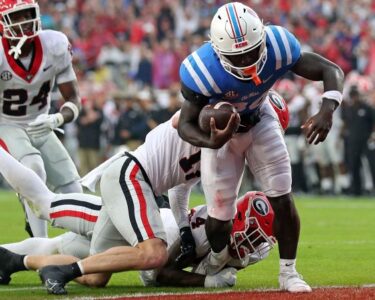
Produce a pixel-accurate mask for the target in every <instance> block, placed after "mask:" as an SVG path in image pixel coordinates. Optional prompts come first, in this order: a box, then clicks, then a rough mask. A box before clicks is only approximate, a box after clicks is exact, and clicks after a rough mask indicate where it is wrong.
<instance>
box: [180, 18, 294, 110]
mask: <svg viewBox="0 0 375 300" xmlns="http://www.w3.org/2000/svg"><path fill="white" fill-rule="evenodd" d="M265 29H266V36H267V39H266V47H267V60H266V62H265V65H264V67H263V69H262V71H261V73H260V74H259V75H258V76H259V78H260V79H261V80H262V83H260V84H258V85H255V83H254V82H253V81H252V80H248V81H242V80H239V79H237V78H235V77H234V76H232V75H231V74H229V73H228V72H227V71H225V70H224V68H223V66H222V65H221V63H220V61H219V57H218V56H217V54H216V53H215V51H214V49H213V48H212V45H211V43H209V42H207V43H205V44H203V45H202V46H201V47H200V48H198V49H197V50H196V51H194V52H193V53H192V54H190V55H189V56H188V57H186V58H185V60H184V61H183V62H182V64H181V67H180V78H181V82H182V83H183V84H184V85H185V86H187V87H188V88H190V89H191V90H193V91H194V92H196V93H198V94H202V95H204V96H206V97H208V98H210V103H215V102H218V101H227V102H230V103H232V104H233V105H234V106H235V107H236V108H237V111H238V112H239V113H240V114H241V115H244V114H251V113H252V112H254V111H255V110H256V109H257V108H258V107H259V106H260V104H261V103H262V102H263V100H264V99H265V98H266V97H265V96H266V95H267V92H268V90H269V89H270V88H271V87H272V86H273V84H274V83H275V82H276V81H277V80H278V79H280V77H281V76H283V75H284V74H285V73H286V72H287V71H288V70H289V69H290V68H292V67H293V65H294V64H295V63H296V62H297V60H298V59H299V58H300V56H301V46H300V43H299V42H298V40H297V39H296V38H295V36H294V35H293V34H292V33H290V32H289V31H288V30H287V29H285V28H283V27H280V26H274V25H269V26H265Z"/></svg>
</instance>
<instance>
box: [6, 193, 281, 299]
mask: <svg viewBox="0 0 375 300" xmlns="http://www.w3.org/2000/svg"><path fill="white" fill-rule="evenodd" d="M161 217H162V221H163V226H164V227H165V228H166V233H167V242H168V253H169V262H168V263H167V265H166V266H164V267H163V268H161V269H159V270H148V271H141V280H142V282H143V283H144V285H146V286H150V285H154V286H159V285H163V286H198V287H199V286H202V287H203V286H205V287H228V286H232V285H234V284H235V280H236V269H238V268H245V267H247V266H249V265H252V264H254V263H257V262H259V261H260V260H262V259H264V258H265V257H267V256H268V253H269V251H270V250H271V249H272V247H273V245H274V243H275V239H274V237H273V235H272V224H273V217H274V214H273V210H272V208H271V206H270V204H269V202H268V200H267V198H266V197H265V195H264V194H263V193H261V192H247V193H246V194H245V195H244V196H243V197H241V198H240V199H239V200H238V202H237V213H236V217H235V219H234V220H233V224H234V226H233V231H232V234H231V240H230V242H229V249H230V253H231V257H232V258H231V260H230V261H229V262H228V264H227V266H226V267H225V268H224V269H223V270H221V271H220V272H219V273H218V274H216V275H214V276H209V275H206V274H205V271H206V270H205V267H206V264H207V262H206V257H207V254H208V253H209V251H210V246H209V243H208V240H207V236H206V233H205V229H204V224H205V221H206V219H207V206H206V205H200V206H197V207H195V208H193V209H191V211H190V214H189V223H190V228H191V231H192V234H193V237H194V240H195V244H196V252H197V260H196V263H195V264H193V265H192V266H193V267H194V268H193V272H196V273H191V272H187V271H184V270H181V269H178V267H177V266H176V262H175V258H176V257H177V256H178V255H179V250H180V235H179V228H178V226H177V223H176V221H175V219H174V217H173V214H172V212H171V210H170V209H167V208H162V209H161ZM72 240H73V241H74V243H73V245H75V246H72V245H71V241H72ZM77 241H80V242H79V243H77ZM75 247H80V249H74V248H75ZM89 247H90V246H89V239H88V238H86V241H84V240H83V238H78V239H77V237H75V234H74V233H72V232H70V233H65V234H62V235H60V236H58V237H56V238H50V239H48V238H30V239H27V240H24V241H22V242H19V243H13V244H7V245H3V247H0V277H1V278H2V280H4V279H7V280H6V281H2V282H1V283H3V284H5V283H8V282H9V280H10V276H11V275H12V274H13V273H15V272H18V271H22V270H26V269H28V270H38V269H40V268H43V267H45V266H46V265H49V264H63V263H70V262H74V261H77V260H78V259H77V258H74V257H71V256H67V255H49V254H54V253H60V254H70V253H72V252H79V253H85V252H88V251H89ZM5 248H7V249H12V250H13V251H16V252H18V253H22V254H23V255H20V254H16V253H13V252H11V251H9V250H7V249H5ZM72 250H73V251H72ZM31 253H38V254H39V255H30V254H31ZM25 254H27V255H25ZM42 254H44V255H42ZM64 268H65V266H61V267H58V266H56V265H55V266H49V267H46V268H44V269H42V272H43V270H48V273H50V272H57V274H58V273H60V275H61V273H64ZM197 273H200V274H197ZM77 281H78V282H80V283H82V284H89V282H90V281H88V282H87V281H85V275H84V276H81V277H79V278H77ZM51 283H53V282H51ZM54 283H56V282H54ZM58 291H59V294H62V293H65V292H66V291H65V289H59V290H58Z"/></svg>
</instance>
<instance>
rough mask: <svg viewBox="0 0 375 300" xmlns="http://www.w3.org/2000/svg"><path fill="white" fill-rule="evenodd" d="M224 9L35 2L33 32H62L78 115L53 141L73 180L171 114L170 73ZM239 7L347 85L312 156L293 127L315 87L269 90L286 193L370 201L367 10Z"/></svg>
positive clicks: (304, 4) (370, 31) (128, 1)
mask: <svg viewBox="0 0 375 300" xmlns="http://www.w3.org/2000/svg"><path fill="white" fill-rule="evenodd" d="M225 2H228V1H220V0H159V1H151V0H137V1H132V0H90V1H89V0H66V1H61V0H60V1H59V0H53V1H52V0H39V5H40V8H41V14H42V23H43V28H44V29H48V28H51V29H55V30H59V31H62V32H64V33H65V34H66V35H67V36H68V38H69V39H70V41H71V43H72V46H73V53H74V67H75V69H76V72H77V75H78V80H79V84H80V94H81V96H82V101H83V110H82V113H81V115H80V117H79V119H78V121H77V122H76V124H74V125H69V126H67V127H66V128H65V132H66V133H65V136H64V137H63V139H64V143H65V145H66V146H67V148H68V150H69V151H70V153H71V154H72V156H73V158H74V159H75V161H76V163H77V165H78V166H79V170H80V173H81V175H84V174H86V173H87V171H88V170H90V169H92V168H94V167H95V166H96V165H97V164H98V163H100V162H101V161H103V160H104V159H105V158H107V157H108V156H110V155H112V154H113V153H115V152H117V151H118V150H119V149H120V148H124V147H126V148H128V149H134V148H135V147H137V146H138V145H139V144H140V143H142V141H143V140H144V138H145V135H146V134H147V132H148V131H149V130H150V129H152V128H153V127H155V126H156V125H157V124H159V123H161V122H164V121H165V120H167V119H168V118H169V117H170V116H171V115H172V114H173V113H174V112H175V111H176V110H178V108H179V106H180V104H181V100H182V99H181V95H180V92H179V76H178V70H179V65H180V63H181V62H182V60H183V59H184V58H185V57H186V56H187V55H188V54H189V53H191V52H192V51H194V50H195V49H196V48H198V47H199V46H200V45H201V44H202V43H203V42H204V41H207V40H208V33H209V26H210V21H211V18H212V16H213V14H214V13H215V12H216V10H217V8H218V7H219V6H221V5H222V4H223V3H225ZM241 2H243V3H245V4H246V5H248V6H250V7H252V8H253V9H254V10H255V11H256V12H257V13H258V15H259V16H260V17H261V18H262V19H263V21H264V23H266V24H277V25H282V26H285V27H286V28H287V29H288V30H290V31H291V32H293V33H294V34H295V35H296V36H297V38H298V39H299V40H300V42H301V44H302V48H303V49H304V50H310V51H314V52H317V53H319V54H322V55H323V56H325V57H326V58H328V59H330V60H332V61H334V62H335V63H337V64H338V65H340V67H341V68H342V69H343V70H344V72H345V73H346V75H347V79H346V87H345V90H346V91H345V100H344V104H343V106H342V108H341V109H340V110H339V111H338V112H337V113H336V118H337V120H334V126H335V127H334V128H333V130H332V132H331V133H330V134H329V136H328V138H329V140H328V141H327V142H326V143H325V144H324V145H321V146H307V145H306V143H305V141H304V139H303V136H302V133H301V131H300V129H299V126H300V125H301V124H302V122H303V120H305V119H306V117H307V116H309V115H311V114H312V113H314V112H316V110H317V109H318V108H319V100H320V95H321V93H322V87H321V86H319V85H317V84H312V83H308V82H304V81H301V79H300V78H294V77H291V76H286V78H285V79H283V80H282V81H281V82H280V83H279V84H278V85H277V86H276V87H275V88H276V90H278V91H279V92H281V93H282V94H283V96H284V97H285V98H286V100H287V101H288V105H289V106H290V107H289V109H290V111H291V125H290V128H289V129H288V131H287V132H286V136H285V138H286V141H287V144H288V148H289V151H290V154H291V159H292V166H293V174H294V178H293V182H294V183H293V184H294V188H295V190H296V191H301V192H322V193H330V194H333V193H352V194H355V195H361V194H364V193H370V192H374V187H375V184H374V181H375V163H374V159H375V152H374V151H375V136H374V132H375V116H374V112H373V110H374V107H375V94H374V79H375V77H374V76H375V42H374V41H375V39H374V37H375V1H372V0H357V1H339V0H289V1H288V0H252V1H241ZM56 100H57V101H56V102H55V104H56V107H58V106H59V101H58V95H56ZM329 147H331V148H329Z"/></svg>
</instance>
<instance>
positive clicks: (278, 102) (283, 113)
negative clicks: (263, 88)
mask: <svg viewBox="0 0 375 300" xmlns="http://www.w3.org/2000/svg"><path fill="white" fill-rule="evenodd" d="M268 99H269V100H270V103H271V105H272V107H273V109H274V110H275V112H276V114H277V116H278V118H279V122H280V125H281V127H282V128H283V129H284V131H285V130H286V129H287V128H288V125H289V109H288V105H287V104H286V102H285V100H284V98H283V97H282V96H281V95H280V94H279V93H277V92H276V91H275V90H270V91H269V92H268Z"/></svg>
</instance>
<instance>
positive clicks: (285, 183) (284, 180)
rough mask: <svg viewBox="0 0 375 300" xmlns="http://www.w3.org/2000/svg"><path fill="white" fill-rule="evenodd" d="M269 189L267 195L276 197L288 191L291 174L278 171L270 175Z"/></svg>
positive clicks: (290, 184) (289, 189)
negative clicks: (278, 172)
mask: <svg viewBox="0 0 375 300" xmlns="http://www.w3.org/2000/svg"><path fill="white" fill-rule="evenodd" d="M268 183H269V191H267V196H270V197H278V196H281V195H285V194H288V193H290V191H291V189H292V188H291V186H292V176H291V174H290V172H286V173H280V174H275V175H272V176H270V178H269V180H268Z"/></svg>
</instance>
